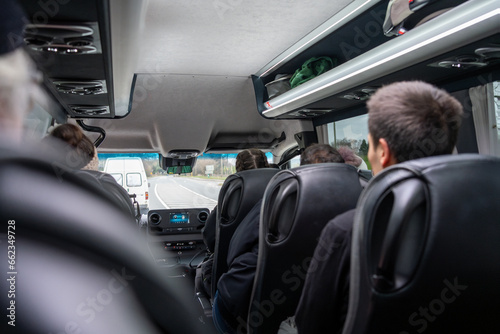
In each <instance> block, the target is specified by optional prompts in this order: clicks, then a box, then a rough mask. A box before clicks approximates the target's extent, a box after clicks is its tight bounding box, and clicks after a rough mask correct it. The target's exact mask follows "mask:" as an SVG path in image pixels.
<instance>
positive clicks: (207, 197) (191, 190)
mask: <svg viewBox="0 0 500 334" xmlns="http://www.w3.org/2000/svg"><path fill="white" fill-rule="evenodd" d="M177 184H178V185H179V187H182V188H184V189H186V190H187V191H190V192H192V193H193V194H195V195H198V196H200V197H203V198H204V199H208V200H209V201H212V202H215V203H217V201H216V200H214V199H211V198H208V197H206V196H203V195H202V194H200V193H197V192H194V191H192V190H191V189H189V188H186V187H184V186H183V185H181V184H179V183H177Z"/></svg>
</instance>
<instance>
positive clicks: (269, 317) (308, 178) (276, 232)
mask: <svg viewBox="0 0 500 334" xmlns="http://www.w3.org/2000/svg"><path fill="white" fill-rule="evenodd" d="M361 191H362V188H361V185H360V181H359V177H358V173H357V170H356V168H355V167H353V166H350V165H347V164H343V163H325V164H315V165H307V166H302V167H297V168H294V169H290V170H286V171H282V172H280V173H279V174H278V175H276V176H275V177H274V178H273V180H272V181H271V182H270V183H269V185H268V187H267V189H266V192H265V194H264V199H263V204H262V213H261V220H260V232H259V233H260V235H259V258H258V264H257V272H256V277H255V281H254V287H253V292H252V298H251V302H250V308H249V315H248V321H247V327H248V332H249V333H253V334H255V333H276V332H277V331H278V328H279V325H280V322H281V321H282V320H285V319H286V318H287V317H288V316H292V315H294V313H295V309H296V307H297V304H298V302H299V299H300V294H301V292H302V288H303V284H304V280H305V276H306V272H307V268H308V266H309V263H310V260H311V258H312V256H313V253H314V249H315V247H316V244H317V241H318V238H319V236H320V233H321V231H322V229H323V227H324V226H325V225H326V223H327V222H328V221H329V220H330V219H332V218H334V217H335V216H337V215H338V214H340V213H343V212H345V211H347V210H350V209H353V208H354V207H355V206H356V202H357V200H358V197H359V195H360V193H361Z"/></svg>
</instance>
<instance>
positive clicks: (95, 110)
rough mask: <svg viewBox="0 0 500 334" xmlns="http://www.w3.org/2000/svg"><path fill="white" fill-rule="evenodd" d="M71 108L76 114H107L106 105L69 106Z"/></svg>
mask: <svg viewBox="0 0 500 334" xmlns="http://www.w3.org/2000/svg"><path fill="white" fill-rule="evenodd" d="M70 108H71V110H72V111H73V112H74V113H75V114H77V115H78V116H98V115H104V114H109V107H108V106H75V105H72V106H70Z"/></svg>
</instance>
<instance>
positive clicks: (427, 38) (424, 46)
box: [253, 0, 500, 118]
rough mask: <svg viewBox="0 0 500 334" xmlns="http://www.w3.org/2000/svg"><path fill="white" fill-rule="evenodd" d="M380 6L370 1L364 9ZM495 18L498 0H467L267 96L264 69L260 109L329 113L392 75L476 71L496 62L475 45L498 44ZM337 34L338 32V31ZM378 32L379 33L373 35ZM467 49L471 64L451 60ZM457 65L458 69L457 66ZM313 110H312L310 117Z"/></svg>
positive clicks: (437, 78)
mask: <svg viewBox="0 0 500 334" xmlns="http://www.w3.org/2000/svg"><path fill="white" fill-rule="evenodd" d="M438 2H439V1H438ZM379 6H380V4H378V5H377V6H375V7H372V8H371V9H370V10H368V13H369V12H371V11H374V10H375V9H376V8H379ZM363 15H365V16H366V13H365V14H363ZM365 19H366V17H365ZM499 21H500V6H499V3H498V1H495V0H485V1H467V2H465V3H462V4H460V5H458V6H457V7H454V8H452V9H450V10H448V11H445V12H444V13H443V14H441V15H440V16H439V19H433V20H429V21H427V22H425V23H424V24H422V25H420V26H418V27H416V28H414V29H412V30H410V31H408V32H407V33H405V34H404V35H401V36H398V37H392V38H388V37H385V36H384V39H383V40H382V41H383V42H381V43H379V45H378V46H376V47H373V48H372V49H370V50H368V51H366V52H364V53H362V54H360V55H358V56H356V57H354V58H352V59H350V60H347V61H345V62H342V61H340V62H339V63H340V65H338V66H337V67H335V68H333V69H331V70H330V71H328V72H326V73H324V74H322V75H320V76H318V77H316V78H314V79H311V80H309V81H308V82H306V83H304V84H302V85H300V86H298V87H296V88H294V89H291V90H289V91H287V92H285V93H283V94H281V95H279V96H276V97H274V98H272V99H266V94H265V92H262V89H261V88H262V85H263V83H264V82H265V81H266V80H271V79H272V78H269V79H267V77H265V75H271V77H272V73H270V72H269V71H268V72H262V73H260V74H261V76H257V75H255V76H253V81H254V88H255V90H256V96H257V105H258V109H259V112H260V113H261V114H262V115H263V116H264V117H268V118H304V117H307V113H303V112H300V111H301V110H311V109H313V110H314V109H321V110H331V111H332V113H333V112H337V111H338V110H343V109H347V108H353V107H360V106H362V105H364V101H365V100H366V99H367V98H369V96H370V95H371V94H372V93H373V92H374V91H375V90H376V88H378V87H380V86H381V85H383V84H386V83H389V82H392V81H397V80H410V79H426V80H427V81H431V82H440V83H443V81H444V82H446V80H448V81H453V80H458V79H463V78H466V77H467V76H471V75H475V74H476V73H478V72H477V71H479V70H483V71H488V70H489V71H491V68H492V67H494V66H496V65H498V58H496V57H492V56H491V55H494V54H495V52H494V51H489V52H487V53H486V54H487V55H490V56H489V57H486V56H483V55H482V54H481V53H479V54H478V53H475V50H478V49H479V50H483V49H487V50H493V49H495V47H498V46H499V45H500V26H499V25H498V22H499ZM361 22H364V21H361ZM381 34H382V35H383V33H381ZM334 35H335V32H334V33H333V34H332V36H334ZM339 37H340V38H341V37H342V34H340V33H339ZM329 38H331V37H329ZM377 38H379V36H374V38H373V39H377ZM323 53H324V52H323ZM468 54H472V55H475V58H474V62H473V63H474V64H464V65H471V66H453V65H450V63H448V62H447V61H448V60H449V59H450V58H451V59H453V61H455V60H456V59H457V58H458V59H459V60H460V59H461V60H462V62H463V59H462V58H461V57H462V56H464V55H468ZM466 60H467V59H466ZM436 63H437V64H441V66H440V68H439V69H436V68H435V67H432V66H435V64H436ZM469 63H470V62H469ZM472 65H476V66H472ZM479 65H480V66H479ZM283 68H284V67H283ZM457 68H460V69H461V70H462V71H460V72H458V71H457ZM275 71H280V69H275ZM273 73H275V72H273ZM368 90H369V92H368V93H365V92H367V91H368ZM359 92H363V94H361V95H360V94H359ZM317 116H318V115H316V114H314V113H313V114H311V117H310V118H314V117H317Z"/></svg>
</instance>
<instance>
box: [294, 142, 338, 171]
mask: <svg viewBox="0 0 500 334" xmlns="http://www.w3.org/2000/svg"><path fill="white" fill-rule="evenodd" d="M324 162H344V158H342V156H341V155H340V153H339V152H338V151H337V150H336V149H334V148H333V147H332V146H330V145H328V144H312V145H311V146H308V147H307V148H306V149H305V150H304V152H302V154H301V155H300V165H301V166H303V165H310V164H319V163H324Z"/></svg>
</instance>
